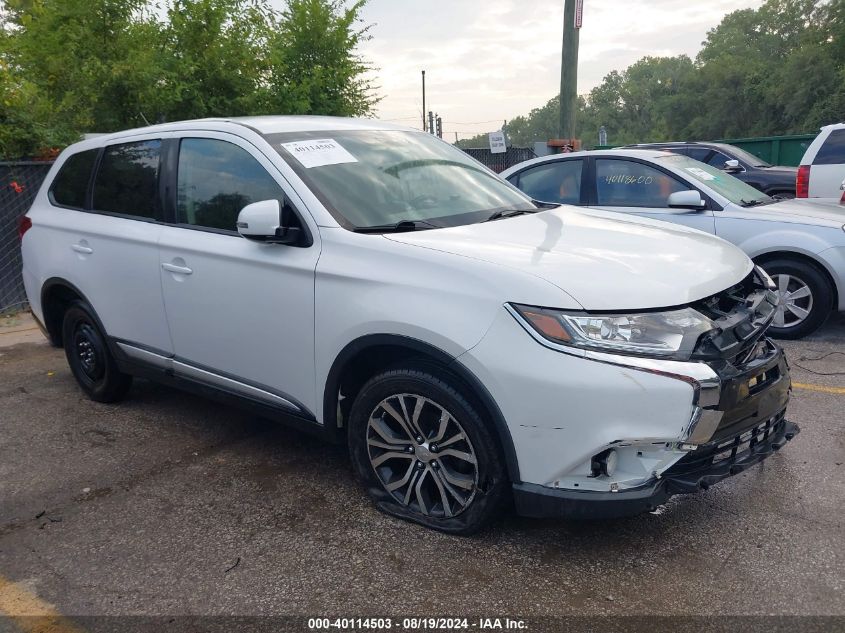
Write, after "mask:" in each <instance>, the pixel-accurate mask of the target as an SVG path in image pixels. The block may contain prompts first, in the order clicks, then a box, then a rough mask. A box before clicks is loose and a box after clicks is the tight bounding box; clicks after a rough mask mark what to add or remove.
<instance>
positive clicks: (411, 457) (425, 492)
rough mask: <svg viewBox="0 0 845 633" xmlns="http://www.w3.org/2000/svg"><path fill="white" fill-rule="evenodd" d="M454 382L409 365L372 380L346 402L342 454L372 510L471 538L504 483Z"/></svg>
mask: <svg viewBox="0 0 845 633" xmlns="http://www.w3.org/2000/svg"><path fill="white" fill-rule="evenodd" d="M438 373H439V372H438ZM457 384H458V383H457V381H456V380H454V379H452V378H451V377H449V376H448V375H443V376H442V377H441V376H437V375H433V374H432V373H429V370H428V369H414V368H411V367H408V368H400V369H393V370H390V371H386V372H384V373H382V374H379V375H377V376H375V377H374V378H372V379H371V380H370V381H369V382H367V384H366V385H364V387H363V388H362V389H361V392H360V393H359V394H358V397H357V398H356V399H355V402H354V404H353V405H352V410H351V412H350V416H349V417H350V419H349V451H350V455H351V457H352V464H353V467H354V469H355V472H356V475H357V476H358V478H359V479H360V480H361V481H362V482H363V483H364V484H365V486H366V487H367V491H368V493H369V494H370V496H371V497H372V498H373V500H374V501H375V503H376V506H377V507H378V508H379V509H381V510H383V511H385V512H387V513H389V514H392V515H394V516H398V517H400V518H403V519H407V520H410V521H415V522H417V523H421V524H422V525H425V526H427V527H430V528H434V529H436V530H440V531H443V532H448V533H452V534H470V533H472V532H475V531H477V530H479V529H480V528H482V527H484V526H485V525H486V524H487V523H488V522H489V521H490V520H491V519H492V518H493V516H494V515H495V514H496V513H497V511H498V510H499V509H500V508H501V507H502V502H503V500H504V499H505V494H506V490H507V478H506V475H505V468H504V464H503V461H502V458H501V454H500V452H499V450H498V447H497V445H496V442H495V441H494V439H493V437H492V435H491V433H490V431H489V430H488V427H487V426H486V425H485V423H484V421H483V420H482V418H481V416H480V415H479V413H478V412H477V410H476V408H475V407H474V406H473V405H472V404H471V403H470V401H469V400H468V399H467V398H466V397H465V396H464V395H463V394H462V393H461V390H460V389H459V387H458V386H457Z"/></svg>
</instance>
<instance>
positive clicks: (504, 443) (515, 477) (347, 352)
mask: <svg viewBox="0 0 845 633" xmlns="http://www.w3.org/2000/svg"><path fill="white" fill-rule="evenodd" d="M376 347H398V348H403V349H405V350H407V351H409V352H415V353H418V354H423V355H425V356H428V357H430V358H432V359H434V360H435V361H436V362H438V363H439V364H442V365H443V366H444V368H445V369H447V370H448V371H450V372H451V373H453V374H455V375H456V376H457V377H458V378H459V379H460V380H461V381H463V382H464V383H465V384H466V386H467V387H468V388H469V389H471V390H472V395H473V396H475V397H476V398H477V399H478V400H479V401H480V404H481V406H483V407H484V408H485V410H486V412H487V413H488V414H489V417H490V419H491V421H492V423H493V430H494V431H495V434H496V437H497V439H498V441H499V445H500V446H501V448H502V452H503V454H504V455H503V456H504V458H505V466H506V468H507V471H508V477H509V478H510V480H511V482H512V483H519V482H520V481H521V479H520V475H519V463H518V461H517V457H516V450H515V448H514V445H513V438H512V436H511V432H510V428H509V427H508V425H507V422H506V421H505V417H504V415H502V411H501V409H500V408H499V405H498V404H496V401H495V400H494V398H493V396H492V395H491V394H490V391H489V390H488V389H487V387H485V386H484V383H482V382H481V380H479V378H478V377H477V376H476V375H475V374H474V373H473V372H472V371H470V370H469V369H468V368H467V367H466V366H465V365H464V364H463V363H461V362H460V361H459V360H458V359H456V358H455V357H454V356H452V355H451V354H448V353H446V352H444V351H443V350H441V349H438V348H437V347H434V346H433V345H431V344H429V343H426V342H425V341H421V340H419V339H415V338H412V337H410V336H403V335H399V334H368V335H365V336H361V337H359V338H357V339H355V340H353V341H351V342H350V343H348V344H347V345H346V346H345V347H344V348H343V349H342V350H341V351H340V353H339V354H338V355H337V357H336V358H335V360H334V362H333V363H332V366H331V369H330V370H329V373H328V375H327V377H326V382H325V386H324V389H323V423H324V425H325V427H326V429H327V430H329V429H331V430H332V432H334V433H337V434H340V427H339V426H338V419H337V403H338V398H337V394H338V390H339V389H340V381H341V378H342V377H343V375H344V373H345V370H346V368H347V366H348V365H349V363H350V362H351V361H352V360H353V359H354V358H355V357H356V356H358V355H359V354H360V353H362V352H364V351H366V350H368V349H371V348H376Z"/></svg>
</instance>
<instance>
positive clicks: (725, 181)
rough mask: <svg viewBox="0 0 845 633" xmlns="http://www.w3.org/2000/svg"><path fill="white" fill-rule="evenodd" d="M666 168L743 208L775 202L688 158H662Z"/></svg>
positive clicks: (710, 167)
mask: <svg viewBox="0 0 845 633" xmlns="http://www.w3.org/2000/svg"><path fill="white" fill-rule="evenodd" d="M657 160H658V161H659V162H660V163H663V164H664V165H665V166H666V167H669V168H670V169H673V170H675V172H677V173H678V174H681V175H683V176H686V177H687V178H691V179H692V180H694V181H697V182H698V183H699V184H701V185H704V186H705V187H708V188H710V189H712V190H713V191H715V192H716V193H718V194H720V195H722V196H724V197H725V198H727V199H728V200H730V201H731V202H733V203H734V204H738V205H740V206H743V207H751V206H755V205H758V204H764V203H769V202H774V199H773V198H770V197H769V196H767V195H766V194H765V193H763V192H762V191H758V190H757V189H755V188H754V187H752V186H751V185H746V184H745V183H744V182H742V181H741V180H740V179H738V178H734V177H733V176H731V175H730V174H727V173H725V172H723V171H722V170H721V169H716V168H715V167H712V166H710V165H708V164H706V163H702V162H699V161H697V160H693V159H692V158H689V157H688V156H681V155H680V154H672V155H670V156H661V157H660V158H658V159H657Z"/></svg>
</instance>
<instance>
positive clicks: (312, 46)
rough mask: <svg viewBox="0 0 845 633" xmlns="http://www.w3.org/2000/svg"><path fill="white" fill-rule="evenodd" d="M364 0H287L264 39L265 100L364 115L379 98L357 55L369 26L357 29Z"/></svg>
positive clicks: (293, 107) (284, 106)
mask: <svg viewBox="0 0 845 633" xmlns="http://www.w3.org/2000/svg"><path fill="white" fill-rule="evenodd" d="M365 3H366V0H357V1H356V2H354V3H353V4H352V5H351V6H350V7H349V8H344V2H342V1H341V0H289V2H288V6H287V9H286V10H285V11H284V12H282V14H281V17H280V19H277V20H275V21H274V25H273V29H272V35H271V36H270V38H269V42H268V54H269V55H268V57H269V62H270V87H269V95H270V97H269V103H270V104H271V105H273V106H275V107H277V108H282V109H285V110H288V111H294V112H307V113H311V114H333V115H340V116H364V115H368V114H371V113H372V109H373V106H374V105H375V104H376V102H377V101H378V99H377V98H376V97H375V96H374V94H373V93H374V89H373V86H372V84H371V83H370V81H369V80H368V79H366V78H365V76H364V75H365V73H366V72H367V71H368V70H370V66H369V65H368V64H367V63H366V62H365V61H364V60H362V59H361V58H360V57H359V56H358V55H357V54H356V53H355V51H356V49H357V48H358V45H359V44H360V43H361V42H363V41H365V40H367V39H369V37H370V36H369V35H368V34H367V32H368V31H369V28H370V27H368V26H367V27H363V28H357V27H356V24H357V23H358V22H359V21H360V18H359V14H360V11H361V9H362V8H363V6H364V4H365Z"/></svg>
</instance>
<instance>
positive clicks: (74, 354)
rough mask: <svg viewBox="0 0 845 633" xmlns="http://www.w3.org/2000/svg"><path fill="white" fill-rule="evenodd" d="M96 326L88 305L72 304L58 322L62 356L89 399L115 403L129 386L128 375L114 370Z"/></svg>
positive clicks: (102, 336)
mask: <svg viewBox="0 0 845 633" xmlns="http://www.w3.org/2000/svg"><path fill="white" fill-rule="evenodd" d="M98 323H99V321H98V320H97V318H96V317H95V316H94V310H93V309H92V308H91V306H89V305H88V304H87V303H85V302H83V301H75V302H73V303H72V304H71V305H70V307H68V309H67V310H66V311H65V314H64V318H63V321H62V340H63V341H64V348H65V356H66V357H67V362H68V365H70V371H71V373H73V377H74V378H76V382H77V383H79V386H80V387H81V388H82V391H84V392H85V393H86V395H87V396H88V397H89V398H91V399H92V400H96V401H97V402H117V401H118V400H122V399H123V398H124V397H125V396H126V393H127V392H128V391H129V388H130V387H131V386H132V376H129V375H127V374H124V373H122V372H121V371H120V370H119V369H118V368H117V363H116V362H115V360H114V357H113V356H112V354H111V352H110V351H109V347H108V345H107V343H106V337H105V334H104V333H103V331H102V329H101V328H100V326H99V325H98Z"/></svg>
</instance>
